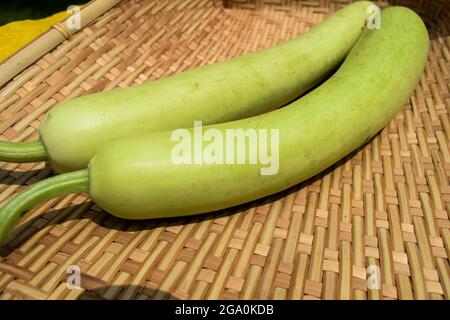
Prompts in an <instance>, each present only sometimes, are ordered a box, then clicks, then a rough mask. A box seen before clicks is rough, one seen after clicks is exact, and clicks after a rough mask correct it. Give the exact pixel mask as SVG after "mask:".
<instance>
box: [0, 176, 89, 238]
mask: <svg viewBox="0 0 450 320" xmlns="http://www.w3.org/2000/svg"><path fill="white" fill-rule="evenodd" d="M88 191H89V172H88V169H84V170H79V171H74V172H69V173H65V174H61V175H57V176H54V177H51V178H48V179H45V180H42V181H40V182H38V183H36V184H34V185H32V186H31V187H30V188H29V189H27V190H26V191H24V192H22V193H20V194H18V195H17V196H15V197H14V198H13V199H11V200H10V201H9V202H8V203H6V204H5V205H4V206H3V208H1V209H0V245H3V244H4V242H5V241H6V239H7V237H8V235H9V233H10V232H11V230H12V229H13V228H14V226H15V225H16V223H17V222H18V221H19V220H20V218H21V217H22V216H23V215H24V214H25V213H26V212H27V211H28V210H30V209H32V208H33V207H35V206H37V205H38V204H40V203H43V202H45V201H47V200H49V199H52V198H56V197H58V196H62V195H65V194H68V193H74V192H88Z"/></svg>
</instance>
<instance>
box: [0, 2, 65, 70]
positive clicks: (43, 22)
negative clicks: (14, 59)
mask: <svg viewBox="0 0 450 320" xmlns="http://www.w3.org/2000/svg"><path fill="white" fill-rule="evenodd" d="M69 15H70V14H69V13H67V12H65V11H64V12H59V13H55V14H54V15H52V16H50V17H47V18H43V19H38V20H21V21H14V22H11V23H8V24H5V25H4V26H2V27H0V61H2V60H3V59H5V58H7V57H9V56H10V55H12V54H13V53H14V52H16V51H17V50H19V49H20V48H22V47H23V46H25V45H26V44H27V43H29V42H30V41H32V40H33V39H35V38H36V37H38V36H39V35H41V34H42V33H44V32H45V31H47V30H48V29H49V28H50V27H51V26H53V25H55V24H56V23H58V22H60V21H61V20H63V19H65V18H67V17H68V16H69Z"/></svg>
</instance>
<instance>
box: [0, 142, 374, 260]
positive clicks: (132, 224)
mask: <svg viewBox="0 0 450 320" xmlns="http://www.w3.org/2000/svg"><path fill="white" fill-rule="evenodd" d="M377 136H378V134H377V135H375V136H374V138H375V137H377ZM374 138H372V139H370V140H369V141H367V142H366V143H365V144H363V145H362V146H361V147H360V148H358V149H356V150H355V151H353V152H352V153H350V154H349V155H348V156H346V157H344V158H343V159H341V160H340V161H338V162H337V163H335V164H334V165H332V166H330V167H328V168H327V169H325V170H323V171H322V172H321V173H319V174H317V175H316V176H314V177H312V178H310V179H308V180H306V181H304V182H302V183H299V184H297V185H295V186H293V187H291V188H289V189H286V190H284V191H281V192H278V193H275V194H273V195H270V196H267V197H265V198H262V199H258V200H255V201H252V202H248V203H245V204H242V205H239V206H235V207H232V208H228V209H224V210H220V211H215V212H211V213H205V214H198V215H192V216H186V217H175V218H160V219H148V220H139V221H136V220H126V219H121V218H117V217H114V216H112V215H110V214H108V213H107V212H105V211H103V210H101V212H100V214H97V213H96V211H98V209H96V210H91V209H93V208H96V207H95V204H94V203H93V202H92V201H87V202H84V203H82V204H79V205H71V206H68V207H66V208H63V209H58V210H51V211H49V212H46V213H44V215H45V220H47V222H46V223H43V222H42V216H38V217H35V218H33V219H30V220H29V221H27V222H26V223H24V224H22V225H21V226H19V227H17V228H16V229H14V231H13V233H12V236H11V237H10V240H9V241H8V242H7V244H6V245H5V246H4V247H1V248H0V257H7V256H8V255H9V254H10V253H11V252H13V251H14V250H15V249H16V248H18V247H20V245H21V244H22V243H24V242H25V241H26V240H27V239H29V238H30V237H32V236H34V235H35V234H36V232H38V231H39V230H41V229H43V228H46V227H48V226H50V225H55V224H62V223H64V222H67V221H71V220H79V219H90V220H92V221H94V222H95V223H96V224H97V225H98V226H99V227H100V228H105V229H113V230H119V231H127V230H130V229H131V230H133V231H143V230H152V229H156V228H159V227H169V226H180V225H181V226H182V225H186V224H191V223H200V222H203V221H206V220H214V219H218V218H222V217H227V216H232V215H234V214H237V213H240V212H243V211H246V210H249V209H252V208H255V207H258V206H263V205H266V204H270V203H272V202H275V201H277V200H280V199H282V198H284V197H285V196H287V195H289V194H292V193H295V192H297V191H299V190H300V189H302V188H304V187H306V186H308V185H311V184H313V183H314V182H316V181H317V180H320V179H321V178H322V177H323V176H325V175H327V174H329V173H331V172H333V170H334V169H336V168H337V167H340V166H342V165H344V164H345V163H346V162H347V161H349V160H350V159H352V158H353V157H354V156H355V155H356V154H358V153H359V152H360V151H361V150H363V149H364V148H365V147H366V146H367V145H368V144H370V143H371V141H372V140H373V139H374ZM77 210H78V211H77ZM89 211H94V212H95V213H94V214H89ZM77 212H78V214H77ZM92 216H93V217H92ZM47 235H48V234H45V235H43V237H45V236H47ZM74 237H76V235H75V236H74ZM38 241H39V240H38Z"/></svg>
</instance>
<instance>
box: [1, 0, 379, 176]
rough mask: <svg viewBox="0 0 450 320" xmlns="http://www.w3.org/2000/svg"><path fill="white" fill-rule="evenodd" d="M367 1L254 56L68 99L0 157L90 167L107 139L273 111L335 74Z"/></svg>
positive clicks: (5, 147)
mask: <svg viewBox="0 0 450 320" xmlns="http://www.w3.org/2000/svg"><path fill="white" fill-rule="evenodd" d="M370 5H371V3H370V2H368V1H362V2H357V3H354V4H351V5H349V6H347V7H346V8H344V9H342V10H340V11H338V12H336V13H335V14H333V15H331V16H330V17H328V18H327V19H325V20H324V21H323V22H322V23H320V24H318V25H317V26H315V27H313V28H312V29H311V30H310V31H309V32H307V33H305V34H303V35H301V36H299V37H297V38H295V39H293V40H291V41H288V42H286V43H284V44H281V45H278V46H275V47H273V48H270V49H266V50H263V51H260V52H257V53H254V54H248V55H245V56H242V57H238V58H235V59H232V60H230V61H227V62H223V63H217V64H213V65H209V66H205V67H201V68H197V69H193V70H191V71H187V72H183V73H180V74H177V75H174V76H171V77H167V78H164V79H162V80H159V81H153V82H149V83H146V84H143V85H140V86H136V87H132V88H126V89H116V90H112V91H109V92H102V93H98V94H93V95H89V96H83V97H79V98H76V99H73V100H69V101H67V102H63V103H61V104H60V105H58V106H57V107H55V108H54V109H52V110H50V112H49V113H48V115H47V117H46V118H45V119H44V121H43V122H42V124H41V126H40V128H39V133H40V140H38V141H34V142H29V143H24V144H14V143H10V142H0V161H9V162H33V161H42V160H49V162H50V164H51V166H52V167H53V168H54V169H55V170H56V171H58V172H64V171H72V170H77V169H83V168H86V166H87V164H88V162H89V160H90V159H91V157H92V156H93V155H94V154H95V153H96V152H97V151H98V150H99V148H100V147H101V146H103V145H104V144H105V143H107V142H109V141H112V140H114V139H117V138H119V137H123V136H127V135H130V134H141V133H143V132H156V131H165V130H170V129H173V128H179V127H190V126H192V123H193V121H194V120H203V122H204V123H205V124H214V123H221V122H225V121H231V120H236V119H241V118H246V117H250V116H254V115H258V114H262V113H264V112H268V111H271V110H274V109H276V108H278V107H280V106H282V105H284V104H286V103H288V102H289V101H291V100H293V99H295V98H296V97H298V96H299V95H300V94H301V93H303V92H304V91H305V90H307V89H309V88H310V87H311V86H313V85H314V84H316V83H317V82H318V81H320V80H321V79H323V78H324V77H326V76H327V75H329V74H330V72H332V71H333V70H334V69H335V68H336V67H337V66H338V65H339V63H340V62H342V60H343V59H344V58H345V56H346V55H347V53H348V52H349V50H350V49H351V47H352V46H353V45H354V43H355V42H356V40H357V39H358V37H359V36H360V34H361V31H362V29H363V27H364V24H365V21H366V19H367V17H368V16H369V13H368V11H367V7H368V6H370Z"/></svg>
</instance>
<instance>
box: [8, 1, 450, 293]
mask: <svg viewBox="0 0 450 320" xmlns="http://www.w3.org/2000/svg"><path fill="white" fill-rule="evenodd" d="M233 1H234V2H236V1H237V0H233ZM265 2H269V1H268V0H266V1H265ZM270 2H271V3H275V2H281V1H276V0H271V1H270ZM288 2H289V1H287V2H286V4H289V5H292V7H291V9H290V10H274V9H273V8H270V7H264V8H262V10H258V11H254V10H243V9H239V8H236V7H235V6H234V5H233V6H231V7H229V8H228V9H224V8H223V6H222V3H221V2H220V1H208V0H194V1H187V0H186V1H184V0H177V1H172V0H171V1H169V0H166V1H138V0H130V1H124V2H123V3H122V4H121V5H120V6H119V7H116V8H114V9H112V10H110V11H109V12H108V13H106V14H105V15H104V16H103V17H101V18H100V19H99V20H98V21H97V22H96V23H95V24H94V25H91V26H90V27H87V28H85V29H84V30H83V31H82V32H80V33H78V34H76V35H75V36H74V37H73V38H72V39H70V40H69V41H66V42H64V43H63V44H62V45H60V46H59V47H58V48H57V49H55V50H54V51H52V52H51V53H49V54H47V55H45V56H44V57H43V58H42V59H40V60H39V61H38V62H36V63H35V64H34V65H32V66H31V67H29V68H28V69H26V70H25V71H23V72H22V73H21V74H20V75H19V76H18V77H17V78H16V79H14V80H13V81H11V82H10V83H9V84H8V85H7V86H6V87H4V88H3V89H2V90H0V121H1V122H0V133H1V134H2V138H3V139H9V140H16V141H22V140H27V139H33V138H34V137H36V134H37V132H36V129H37V127H38V125H39V122H40V121H41V120H42V118H43V116H44V114H45V112H46V111H47V110H49V109H50V108H52V107H53V106H54V105H55V104H56V103H57V102H59V101H62V100H64V99H69V98H71V97H75V96H80V95H84V94H88V93H91V92H97V91H102V90H110V89H112V88H114V87H126V86H131V85H136V84H139V83H142V82H144V81H150V80H153V79H158V78H161V77H164V76H167V75H170V74H173V73H176V72H180V71H182V70H186V69H189V68H193V67H195V66H199V65H204V64H207V63H211V62H214V61H220V60H225V59H229V58H230V57H232V56H237V55H241V54H243V53H246V52H250V51H256V50H259V49H262V48H265V47H270V46H272V45H273V44H275V43H278V42H281V41H284V40H287V39H290V38H292V37H294V36H296V35H298V34H301V33H303V32H305V31H306V30H307V29H308V28H309V27H310V25H312V24H315V23H318V22H319V21H320V20H321V19H323V17H324V13H326V12H328V11H329V10H334V6H335V5H336V4H342V3H345V2H346V1H332V2H331V3H329V2H328V1H308V2H305V3H303V4H304V5H305V6H302V7H296V4H299V3H300V2H299V1H292V2H289V3H288ZM252 3H254V1H253V2H252ZM283 3H285V2H283ZM306 3H307V4H311V7H312V6H314V8H315V9H314V10H311V9H310V8H309V6H307V5H306ZM228 4H229V3H228ZM441 25H445V24H443V23H441ZM430 33H431V36H432V38H433V40H432V42H431V50H430V55H429V60H428V65H427V68H426V71H425V73H424V75H423V77H422V79H421V83H420V85H419V86H418V87H417V89H416V91H415V92H414V94H413V95H412V97H411V99H410V102H409V104H408V105H407V106H406V107H405V109H404V111H403V112H401V113H400V114H398V115H397V116H396V118H395V119H394V120H393V121H391V123H390V124H389V125H388V126H387V127H386V128H385V129H384V130H383V131H382V132H381V133H380V134H379V135H378V136H376V137H375V138H374V139H373V140H372V141H371V142H369V143H368V144H367V145H366V146H364V147H363V148H361V149H360V150H358V151H357V152H355V153H354V154H353V155H351V156H349V157H348V158H347V159H345V160H344V161H341V162H340V163H338V164H337V165H336V166H335V167H334V168H333V169H332V170H328V171H327V172H325V173H323V174H322V175H320V176H319V177H316V178H315V179H312V180H311V181H308V182H305V183H303V184H301V185H299V186H296V187H295V188H292V189H291V190H288V191H285V192H282V193H281V194H278V195H275V196H272V197H270V198H267V199H263V200H260V201H257V202H255V203H252V204H249V205H246V206H243V207H240V208H237V209H230V210H227V211H225V212H219V213H214V214H208V215H203V216H197V217H190V218H183V219H174V220H158V221H143V222H131V221H126V220H120V219H117V218H114V217H112V216H110V215H108V214H107V213H105V212H104V211H102V210H100V209H99V208H98V207H96V206H95V205H94V204H92V202H90V201H88V200H87V197H86V196H84V195H70V196H67V197H64V198H59V199H55V200H53V201H50V202H48V203H46V204H44V205H42V206H41V207H39V208H37V209H36V210H33V211H32V212H29V213H28V214H27V215H26V216H25V217H24V219H23V221H22V222H21V225H20V226H19V227H18V228H17V230H16V231H15V232H14V234H13V236H12V237H11V240H10V241H9V243H8V245H7V246H6V247H5V248H4V249H2V258H1V260H0V298H1V299H24V298H25V299H94V298H95V299H96V298H106V299H112V298H119V299H135V298H138V299H167V298H173V299H186V298H197V299H199V298H200V299H203V298H207V299H216V298H225V299H228V298H243V299H247V298H262V299H273V298H276V299H286V298H287V299H318V298H322V299H338V298H340V299H409V298H421V299H425V298H431V299H450V271H449V256H450V221H449V211H450V186H449V177H450V150H449V142H450V121H449V108H450V93H449V88H450V73H449V71H450V54H449V48H450V37H448V36H442V35H441V34H440V33H439V34H438V33H435V31H433V30H431V31H430ZM446 34H447V35H448V32H447V33H446ZM49 175H51V170H50V169H49V168H45V165H44V164H42V163H38V164H23V165H17V164H2V167H1V169H0V177H1V180H0V181H1V184H0V202H4V201H5V200H7V199H9V198H10V197H11V196H12V195H13V194H15V193H16V192H19V191H21V190H23V189H24V188H26V185H29V184H32V183H34V182H36V181H38V180H40V179H43V178H45V177H48V176H49ZM71 265H77V266H78V267H79V268H80V270H81V273H82V277H81V287H82V289H73V290H69V289H68V288H67V286H66V282H65V280H66V278H67V272H66V271H67V268H68V267H69V266H71ZM368 267H369V269H367V268H368ZM377 268H379V270H380V274H381V288H380V289H369V288H368V287H367V284H366V278H367V277H368V272H369V273H371V272H372V271H373V270H375V271H376V270H377Z"/></svg>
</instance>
